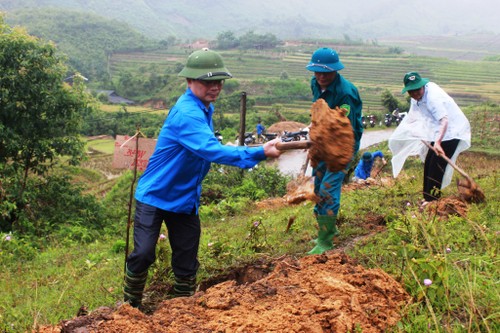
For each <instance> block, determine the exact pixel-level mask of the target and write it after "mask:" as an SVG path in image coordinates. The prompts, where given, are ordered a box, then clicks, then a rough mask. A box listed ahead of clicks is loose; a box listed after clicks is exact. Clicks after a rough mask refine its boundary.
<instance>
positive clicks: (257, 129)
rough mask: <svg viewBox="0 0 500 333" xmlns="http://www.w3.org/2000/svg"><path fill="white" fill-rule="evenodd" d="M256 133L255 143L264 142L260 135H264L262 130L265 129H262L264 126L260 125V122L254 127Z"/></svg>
mask: <svg viewBox="0 0 500 333" xmlns="http://www.w3.org/2000/svg"><path fill="white" fill-rule="evenodd" d="M255 129H256V131H257V142H259V143H260V142H262V141H264V137H263V136H262V134H264V130H265V129H266V128H265V127H264V125H262V124H261V122H260V120H259V121H258V122H257V126H256V128H255Z"/></svg>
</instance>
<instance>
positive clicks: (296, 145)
mask: <svg viewBox="0 0 500 333" xmlns="http://www.w3.org/2000/svg"><path fill="white" fill-rule="evenodd" d="M311 146H312V141H310V140H301V141H290V142H278V143H276V149H278V150H291V149H308V148H310V147H311Z"/></svg>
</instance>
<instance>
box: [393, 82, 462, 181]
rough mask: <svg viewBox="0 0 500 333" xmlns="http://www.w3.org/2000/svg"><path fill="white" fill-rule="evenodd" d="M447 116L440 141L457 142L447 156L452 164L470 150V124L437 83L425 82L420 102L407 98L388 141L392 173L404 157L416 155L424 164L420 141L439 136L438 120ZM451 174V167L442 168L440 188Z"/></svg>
mask: <svg viewBox="0 0 500 333" xmlns="http://www.w3.org/2000/svg"><path fill="white" fill-rule="evenodd" d="M445 116H448V128H447V130H446V133H445V135H444V137H443V140H442V141H448V140H452V139H460V142H459V144H458V146H457V149H456V150H455V153H454V154H453V156H452V157H451V160H452V161H453V162H455V161H456V159H457V156H458V155H459V154H460V153H461V152H462V151H464V150H466V149H468V148H469V147H470V143H471V132H470V124H469V121H468V120H467V118H466V117H465V115H464V113H463V112H462V110H460V108H459V107H458V105H457V103H455V101H454V100H453V98H451V97H450V96H449V95H448V94H447V93H446V92H445V91H444V90H443V89H441V88H440V87H439V86H438V85H437V84H435V83H433V82H429V83H427V84H426V85H425V92H424V96H423V97H422V99H421V100H420V101H416V100H415V99H413V98H412V99H411V106H410V111H409V112H408V115H407V116H406V117H405V118H404V119H403V121H402V122H401V123H400V124H399V126H398V127H397V128H396V130H395V131H394V132H393V133H392V135H391V137H390V138H389V149H390V150H391V152H392V154H393V157H392V160H391V162H392V173H393V176H394V178H396V177H397V176H398V174H399V173H400V171H401V169H402V168H403V165H404V162H405V161H406V159H407V158H408V156H413V155H419V156H420V159H421V160H422V162H423V161H425V156H426V155H427V152H428V150H429V148H427V147H426V146H425V145H424V144H423V143H422V140H424V141H428V142H433V141H435V140H436V138H437V137H438V135H439V129H440V125H439V120H440V119H442V118H443V117H445ZM452 175H453V168H452V167H451V166H450V165H448V166H447V167H446V170H445V173H444V176H443V181H442V185H441V189H443V188H445V187H446V186H448V185H449V184H450V182H451V178H452Z"/></svg>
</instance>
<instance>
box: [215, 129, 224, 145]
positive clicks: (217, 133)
mask: <svg viewBox="0 0 500 333" xmlns="http://www.w3.org/2000/svg"><path fill="white" fill-rule="evenodd" d="M214 135H215V137H216V138H217V140H219V142H220V143H222V139H223V137H222V134H220V132H219V131H215V132H214Z"/></svg>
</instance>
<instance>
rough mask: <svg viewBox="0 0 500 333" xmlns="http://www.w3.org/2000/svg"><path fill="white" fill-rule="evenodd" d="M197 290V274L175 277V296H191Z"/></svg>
mask: <svg viewBox="0 0 500 333" xmlns="http://www.w3.org/2000/svg"><path fill="white" fill-rule="evenodd" d="M195 292H196V275H193V276H186V277H178V276H175V277H174V293H173V297H189V296H193V295H194V293H195Z"/></svg>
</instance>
